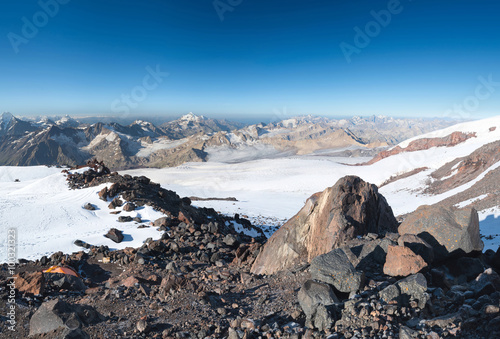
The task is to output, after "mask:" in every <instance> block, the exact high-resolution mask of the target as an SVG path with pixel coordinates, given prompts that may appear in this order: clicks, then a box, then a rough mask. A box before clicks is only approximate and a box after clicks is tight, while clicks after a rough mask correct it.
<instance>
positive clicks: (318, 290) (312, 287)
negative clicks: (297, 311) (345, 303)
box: [297, 280, 339, 321]
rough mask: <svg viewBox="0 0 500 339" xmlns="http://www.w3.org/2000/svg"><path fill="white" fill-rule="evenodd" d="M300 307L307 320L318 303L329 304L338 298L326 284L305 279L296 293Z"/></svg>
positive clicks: (335, 301)
mask: <svg viewBox="0 0 500 339" xmlns="http://www.w3.org/2000/svg"><path fill="white" fill-rule="evenodd" d="M297 297H298V300H299V304H300V307H302V310H303V311H304V313H305V315H306V318H307V320H308V321H310V320H311V319H312V317H313V316H314V315H315V313H316V310H317V309H318V306H319V305H325V306H330V305H333V304H334V303H338V302H339V300H338V298H337V296H336V295H335V293H334V292H333V290H332V288H331V287H330V285H328V284H324V283H320V282H316V281H313V280H307V281H306V282H305V283H304V284H303V285H302V287H301V289H300V290H299V293H298V295H297Z"/></svg>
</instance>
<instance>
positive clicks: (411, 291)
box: [379, 273, 429, 308]
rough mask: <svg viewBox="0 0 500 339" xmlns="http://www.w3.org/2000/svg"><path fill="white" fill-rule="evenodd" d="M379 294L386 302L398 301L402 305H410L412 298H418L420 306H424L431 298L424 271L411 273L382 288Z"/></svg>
mask: <svg viewBox="0 0 500 339" xmlns="http://www.w3.org/2000/svg"><path fill="white" fill-rule="evenodd" d="M379 296H380V299H382V300H383V301H385V302H386V303H389V302H391V301H397V302H398V303H400V304H401V305H408V304H409V302H410V301H411V300H416V301H417V302H418V307H420V308H424V307H425V304H426V303H427V301H428V300H429V295H428V294H427V280H426V279H425V277H424V275H423V274H422V273H417V274H414V275H410V276H409V277H407V278H405V279H402V280H399V281H398V282H396V283H395V284H393V285H389V286H387V287H386V288H384V289H383V290H381V291H380V292H379Z"/></svg>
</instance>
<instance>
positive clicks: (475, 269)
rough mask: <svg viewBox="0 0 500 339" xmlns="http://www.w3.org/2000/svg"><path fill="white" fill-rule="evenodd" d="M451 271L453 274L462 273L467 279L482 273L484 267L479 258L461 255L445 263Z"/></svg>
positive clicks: (459, 274) (458, 274)
mask: <svg viewBox="0 0 500 339" xmlns="http://www.w3.org/2000/svg"><path fill="white" fill-rule="evenodd" d="M447 266H448V267H449V268H450V270H451V273H452V274H453V275H455V276H457V277H458V276H461V275H464V276H465V277H466V279H467V281H470V280H472V279H475V278H476V277H477V276H478V275H479V274H481V273H483V271H484V269H485V267H484V264H483V263H482V261H481V260H480V259H479V258H469V257H461V258H458V259H456V260H453V261H452V262H451V263H450V264H448V265H447Z"/></svg>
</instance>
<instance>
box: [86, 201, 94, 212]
mask: <svg viewBox="0 0 500 339" xmlns="http://www.w3.org/2000/svg"><path fill="white" fill-rule="evenodd" d="M83 208H84V209H86V210H89V211H95V206H94V205H92V204H91V203H90V202H88V203H86V204H85V205H83Z"/></svg>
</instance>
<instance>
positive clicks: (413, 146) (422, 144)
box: [366, 132, 476, 165]
mask: <svg viewBox="0 0 500 339" xmlns="http://www.w3.org/2000/svg"><path fill="white" fill-rule="evenodd" d="M475 137H476V133H468V134H466V133H463V132H453V133H451V134H450V135H447V136H445V137H442V138H422V139H417V140H413V141H411V142H410V143H409V144H408V146H406V147H405V148H401V147H400V146H396V147H393V148H391V149H390V150H387V151H382V152H380V153H379V154H377V155H376V156H375V158H373V159H372V160H370V161H368V162H367V163H366V164H367V165H371V164H373V163H376V162H377V161H380V160H382V159H384V158H387V157H390V156H392V155H396V154H399V153H403V152H415V151H422V150H426V149H429V148H432V147H444V146H446V147H452V146H455V145H458V144H460V143H462V142H464V141H466V140H467V139H470V138H475Z"/></svg>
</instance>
